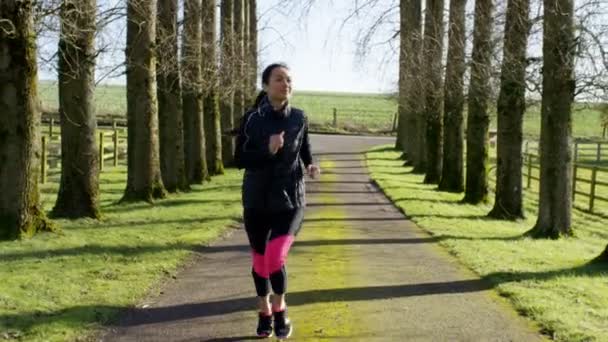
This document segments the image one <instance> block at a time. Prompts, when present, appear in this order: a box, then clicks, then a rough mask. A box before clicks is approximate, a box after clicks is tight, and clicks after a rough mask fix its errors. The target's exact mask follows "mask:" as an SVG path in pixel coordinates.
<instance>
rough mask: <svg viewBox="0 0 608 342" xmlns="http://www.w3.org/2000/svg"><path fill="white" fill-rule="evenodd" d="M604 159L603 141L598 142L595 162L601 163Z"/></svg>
mask: <svg viewBox="0 0 608 342" xmlns="http://www.w3.org/2000/svg"><path fill="white" fill-rule="evenodd" d="M601 161H602V143H601V142H598V143H597V151H596V154H595V162H596V163H597V164H599V163H600V162H601Z"/></svg>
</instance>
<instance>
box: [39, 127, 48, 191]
mask: <svg viewBox="0 0 608 342" xmlns="http://www.w3.org/2000/svg"><path fill="white" fill-rule="evenodd" d="M41 149H42V158H41V159H40V184H44V183H46V159H47V152H46V136H44V135H43V136H42V146H41Z"/></svg>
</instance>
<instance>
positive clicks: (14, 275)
mask: <svg viewBox="0 0 608 342" xmlns="http://www.w3.org/2000/svg"><path fill="white" fill-rule="evenodd" d="M57 177H58V176H57V175H56V174H55V175H53V176H51V179H50V180H51V181H50V182H49V183H47V184H45V185H44V186H42V187H41V193H42V195H43V196H42V201H43V205H44V207H45V209H47V210H49V209H51V207H52V205H53V204H54V201H55V198H56V193H57V190H58V189H57V188H58V179H57ZM240 179H241V173H240V172H238V171H236V170H227V173H226V175H224V176H221V177H217V178H214V179H213V181H212V182H211V183H207V184H205V185H202V186H194V188H193V190H192V191H191V192H188V193H183V194H180V195H173V196H170V197H169V198H168V199H166V200H163V201H161V202H158V203H156V204H154V205H151V204H148V203H134V204H126V205H123V204H120V205H119V204H117V201H118V200H119V199H120V198H121V196H122V194H123V191H124V186H125V180H126V168H124V167H117V168H109V169H108V171H107V172H104V173H102V174H101V187H100V195H101V211H102V214H103V215H104V217H103V219H102V220H101V221H95V220H86V219H84V220H73V221H70V220H55V222H56V223H57V225H58V226H60V227H61V228H62V232H61V233H60V234H40V235H38V236H36V237H34V238H33V239H30V240H23V241H10V242H0V279H2V282H0V339H3V338H4V339H6V340H27V341H70V340H81V339H86V338H87V337H89V336H92V334H94V333H95V332H96V331H97V329H98V328H100V327H101V326H102V325H103V324H107V323H110V322H112V321H114V320H115V319H116V318H117V316H118V314H119V312H120V311H121V310H124V309H126V308H129V307H133V306H134V305H137V304H138V303H139V302H140V301H141V300H142V299H143V298H145V297H146V296H148V295H155V294H157V292H158V291H159V289H158V286H157V285H159V284H160V282H161V281H162V280H163V279H167V278H170V277H175V275H176V271H177V270H178V268H179V267H180V265H183V264H184V262H185V261H186V260H187V259H188V257H189V256H190V255H191V253H192V251H193V250H195V249H197V248H198V247H199V246H201V245H203V244H206V243H208V242H210V241H211V240H213V239H215V238H217V237H218V236H220V235H221V234H222V233H223V232H224V231H225V230H226V227H228V226H230V225H233V224H235V223H236V222H237V221H238V220H239V219H240V216H241V203H240Z"/></svg>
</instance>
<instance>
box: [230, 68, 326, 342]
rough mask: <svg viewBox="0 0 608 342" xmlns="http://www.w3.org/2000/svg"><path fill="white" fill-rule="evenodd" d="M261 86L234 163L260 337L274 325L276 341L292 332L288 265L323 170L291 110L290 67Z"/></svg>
mask: <svg viewBox="0 0 608 342" xmlns="http://www.w3.org/2000/svg"><path fill="white" fill-rule="evenodd" d="M262 87H263V90H262V91H261V92H260V94H259V95H258V97H257V99H256V103H255V105H254V107H253V108H252V109H251V110H249V111H248V112H247V113H245V115H244V116H243V118H242V121H241V127H240V129H239V132H238V137H237V143H236V150H235V161H236V165H237V166H238V167H239V168H244V169H245V174H244V177H243V194H242V200H243V209H244V210H243V217H244V221H245V230H246V232H247V237H248V239H249V244H250V245H251V249H252V259H253V269H252V275H253V282H254V284H255V289H256V292H257V296H258V308H259V320H258V326H257V335H258V336H260V337H270V336H272V333H273V326H274V334H275V335H276V337H277V338H287V337H289V336H290V335H291V332H292V330H293V327H292V324H291V322H290V320H289V319H288V318H287V311H286V309H287V305H286V303H285V293H286V290H287V272H286V270H285V261H286V258H287V253H288V251H289V248H290V247H291V245H292V243H293V241H294V238H295V236H296V234H297V233H298V231H299V230H300V227H301V225H302V219H303V217H304V206H305V205H306V203H305V188H304V173H305V172H306V173H307V174H308V175H309V176H310V177H312V178H314V177H316V176H317V175H318V174H319V173H320V169H319V167H318V166H316V165H315V164H313V158H312V154H311V149H310V142H309V139H308V123H307V119H306V115H305V114H304V112H303V111H302V110H300V109H297V108H293V107H291V106H290V105H289V98H290V96H291V91H292V88H291V76H290V72H289V68H288V67H287V66H286V65H285V64H271V65H269V66H268V67H267V68H266V69H265V70H264V72H263V73H262ZM271 288H272V292H273V294H274V295H273V296H272V300H270V289H271Z"/></svg>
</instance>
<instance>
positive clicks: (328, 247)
mask: <svg viewBox="0 0 608 342" xmlns="http://www.w3.org/2000/svg"><path fill="white" fill-rule="evenodd" d="M391 141H392V140H391V139H386V138H362V137H339V136H314V137H313V148H314V150H315V151H316V152H317V158H318V159H319V160H321V161H322V165H323V166H324V174H323V177H322V178H321V179H320V180H319V181H310V182H308V185H307V188H308V192H309V196H308V201H309V208H308V209H307V216H306V220H305V223H304V227H303V229H302V231H301V233H300V235H299V236H298V239H297V242H296V244H295V245H294V247H293V249H292V251H291V254H290V256H289V261H288V272H289V294H288V297H287V300H288V305H289V313H290V316H291V318H292V321H293V322H294V326H295V329H294V335H293V336H292V339H291V340H294V341H537V340H541V339H542V337H541V336H540V335H539V334H538V333H537V332H536V331H535V330H534V328H533V327H532V326H531V325H530V324H529V323H528V322H526V321H525V320H524V319H523V318H521V317H518V316H517V314H516V313H515V312H514V310H513V309H512V308H511V307H509V306H508V305H506V304H505V303H504V302H503V301H502V300H500V299H499V298H497V296H496V295H494V294H493V292H491V289H490V287H489V286H488V285H487V284H486V283H484V282H483V281H481V280H479V279H478V278H477V277H475V276H474V275H473V274H471V273H470V272H468V271H466V270H464V269H463V267H461V266H460V265H458V263H457V262H456V261H455V260H454V259H453V257H451V256H449V255H448V254H447V253H446V252H445V251H443V250H442V249H441V248H440V247H438V246H437V245H436V243H435V242H434V241H433V239H432V238H430V237H429V236H428V235H427V234H425V233H423V232H422V231H421V230H420V229H419V228H417V227H416V226H415V225H414V224H413V223H411V222H410V221H408V220H406V219H405V217H404V216H403V215H402V214H401V213H400V212H399V211H398V210H397V209H396V208H395V207H394V206H393V205H392V204H391V203H390V202H389V201H388V199H387V198H386V197H385V196H384V195H383V194H382V193H381V192H379V191H378V189H376V188H375V187H374V186H373V185H372V183H370V179H369V176H368V174H367V171H366V169H365V165H364V161H363V158H364V155H363V153H362V152H363V151H365V150H366V149H367V148H369V147H371V146H374V145H378V144H384V143H387V142H391ZM249 257H250V254H249V249H248V246H247V241H246V237H245V234H244V231H242V230H240V229H235V230H233V231H232V232H231V234H230V235H229V236H228V237H226V238H225V239H222V240H221V241H219V242H217V243H216V244H215V245H213V246H211V247H207V248H205V249H203V251H202V252H201V253H200V254H199V255H197V256H196V257H195V259H194V262H193V263H192V264H191V265H189V266H188V267H186V268H185V269H184V270H183V272H182V273H180V274H179V276H178V278H177V280H175V281H174V282H172V283H169V284H166V288H165V289H164V291H163V295H161V296H160V297H159V298H153V299H150V301H149V303H150V306H149V307H146V308H145V309H137V310H133V311H132V312H130V313H129V314H128V315H127V316H126V317H124V318H123V319H122V321H121V322H120V323H119V324H118V325H117V326H115V327H112V328H111V329H110V331H109V333H108V334H107V335H105V336H104V338H103V340H104V341H248V340H255V338H253V332H254V330H255V324H256V319H257V317H256V312H255V301H254V298H253V296H254V295H255V292H254V290H253V284H252V280H251V278H250V277H251V276H250V267H251V266H250V260H249Z"/></svg>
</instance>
